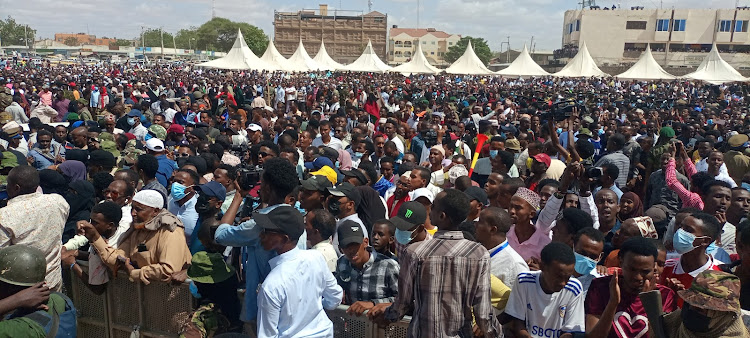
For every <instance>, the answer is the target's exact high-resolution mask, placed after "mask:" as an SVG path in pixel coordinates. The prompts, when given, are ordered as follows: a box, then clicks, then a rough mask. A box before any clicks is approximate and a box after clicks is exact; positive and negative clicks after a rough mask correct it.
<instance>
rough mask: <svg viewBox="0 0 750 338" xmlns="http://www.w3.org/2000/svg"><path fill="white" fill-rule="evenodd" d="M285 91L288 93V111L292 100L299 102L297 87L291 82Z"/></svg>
mask: <svg viewBox="0 0 750 338" xmlns="http://www.w3.org/2000/svg"><path fill="white" fill-rule="evenodd" d="M284 93H285V94H286V112H287V113H288V112H289V109H290V108H291V104H292V102H297V88H294V85H292V84H291V83H290V84H289V86H288V87H286V88H285V89H284Z"/></svg>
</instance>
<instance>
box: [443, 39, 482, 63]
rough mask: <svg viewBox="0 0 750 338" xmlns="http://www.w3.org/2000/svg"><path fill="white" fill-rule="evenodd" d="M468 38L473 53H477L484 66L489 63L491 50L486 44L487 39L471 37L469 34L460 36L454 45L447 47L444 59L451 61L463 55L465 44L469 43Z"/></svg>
mask: <svg viewBox="0 0 750 338" xmlns="http://www.w3.org/2000/svg"><path fill="white" fill-rule="evenodd" d="M469 40H471V46H472V48H474V53H476V54H477V56H478V57H479V59H480V60H482V62H483V63H484V65H485V66H487V65H489V63H490V59H492V51H491V50H490V46H488V45H487V41H485V40H484V39H483V38H473V37H471V36H464V37H462V38H461V40H458V42H456V44H455V45H453V46H451V47H450V48H448V52H447V53H445V61H448V62H450V63H453V62H455V61H456V60H458V58H460V57H461V55H464V52H465V51H466V46H468V45H469Z"/></svg>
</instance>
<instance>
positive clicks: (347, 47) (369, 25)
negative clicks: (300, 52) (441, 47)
mask: <svg viewBox="0 0 750 338" xmlns="http://www.w3.org/2000/svg"><path fill="white" fill-rule="evenodd" d="M273 26H274V37H273V43H274V45H276V49H278V50H279V52H280V53H281V54H283V55H284V56H286V57H290V56H291V55H292V54H294V51H295V50H297V46H298V45H299V41H300V39H301V40H302V44H303V45H304V46H305V50H306V51H307V53H308V54H310V56H315V54H316V53H317V52H318V48H320V41H321V40H322V41H323V42H325V46H326V51H327V52H328V54H329V55H330V56H331V57H332V58H333V59H334V60H336V61H337V62H340V63H351V62H352V61H354V60H356V59H357V58H358V57H359V56H360V55H362V51H364V49H365V47H366V46H367V41H368V40H370V41H372V48H373V49H374V50H375V53H376V54H377V55H378V57H380V58H381V59H383V60H384V59H385V56H386V45H387V35H388V16H387V15H385V14H382V13H380V12H377V11H373V12H370V13H363V12H361V11H350V10H330V11H329V10H328V5H320V8H319V9H318V10H317V11H316V10H314V9H312V10H311V9H303V10H301V11H298V12H276V11H274V16H273Z"/></svg>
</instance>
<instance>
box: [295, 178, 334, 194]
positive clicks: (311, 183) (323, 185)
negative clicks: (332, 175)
mask: <svg viewBox="0 0 750 338" xmlns="http://www.w3.org/2000/svg"><path fill="white" fill-rule="evenodd" d="M301 185H302V189H305V190H317V191H327V190H328V188H332V187H333V184H331V181H329V180H328V178H326V177H325V176H323V175H314V176H310V178H308V179H306V180H303V181H302V182H301Z"/></svg>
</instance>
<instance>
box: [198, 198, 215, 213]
mask: <svg viewBox="0 0 750 338" xmlns="http://www.w3.org/2000/svg"><path fill="white" fill-rule="evenodd" d="M195 211H196V212H197V213H199V214H205V213H209V212H211V211H212V208H211V201H210V200H209V197H206V196H205V195H200V196H199V197H198V200H197V201H195Z"/></svg>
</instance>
